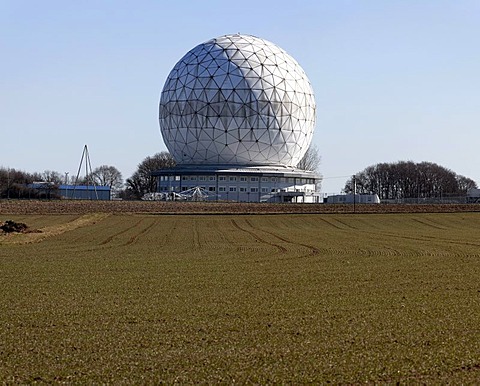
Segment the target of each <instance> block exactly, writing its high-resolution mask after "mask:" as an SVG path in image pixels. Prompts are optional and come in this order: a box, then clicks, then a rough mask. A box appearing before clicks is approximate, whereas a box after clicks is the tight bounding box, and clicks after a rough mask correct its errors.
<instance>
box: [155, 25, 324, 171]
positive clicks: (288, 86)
mask: <svg viewBox="0 0 480 386" xmlns="http://www.w3.org/2000/svg"><path fill="white" fill-rule="evenodd" d="M314 126H315V99H314V95H313V90H312V87H311V85H310V82H309V80H308V78H307V76H306V74H305V72H304V71H303V69H302V68H301V67H300V65H299V64H298V63H297V61H296V60H295V59H293V58H292V57H291V56H290V55H288V54H287V53H286V52H285V51H283V50H282V49H281V48H279V47H278V46H276V45H275V44H273V43H270V42H268V41H266V40H263V39H260V38H257V37H254V36H249V35H238V34H237V35H225V36H222V37H219V38H216V39H212V40H209V41H207V42H205V43H202V44H200V45H198V46H196V47H195V48H193V49H192V50H190V51H189V52H188V53H187V54H186V55H185V56H184V57H183V58H182V59H180V61H179V62H178V63H177V64H176V65H175V67H174V68H173V70H172V71H171V72H170V74H169V76H168V78H167V80H166V82H165V86H164V88H163V91H162V94H161V98H160V130H161V133H162V136H163V140H164V142H165V145H166V146H167V148H168V150H169V151H170V153H171V154H172V155H173V157H174V158H175V160H176V161H177V163H180V164H198V163H201V164H240V165H272V164H275V165H287V166H295V165H296V164H297V163H298V161H299V160H300V159H301V158H302V157H303V155H304V154H305V151H306V150H307V148H308V146H309V145H310V142H311V139H312V135H313V130H314Z"/></svg>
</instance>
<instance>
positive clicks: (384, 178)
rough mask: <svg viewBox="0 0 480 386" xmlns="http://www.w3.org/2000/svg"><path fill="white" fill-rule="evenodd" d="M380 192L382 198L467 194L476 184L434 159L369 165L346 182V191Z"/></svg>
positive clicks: (396, 198) (361, 192) (438, 196)
mask: <svg viewBox="0 0 480 386" xmlns="http://www.w3.org/2000/svg"><path fill="white" fill-rule="evenodd" d="M354 181H355V183H356V192H357V193H358V194H378V196H379V197H380V199H381V200H398V199H406V198H441V197H452V196H464V195H465V194H466V193H467V190H468V189H471V188H476V187H477V184H476V183H475V181H473V180H472V179H470V178H467V177H465V176H461V175H458V174H456V173H454V172H453V171H452V170H450V169H447V168H445V167H443V166H440V165H437V164H435V163H432V162H420V163H415V162H412V161H399V162H395V163H379V164H376V165H372V166H368V167H367V168H365V169H364V170H363V171H361V172H358V173H357V174H355V176H352V178H350V179H349V180H347V182H346V183H345V188H344V192H345V193H352V192H353V190H354Z"/></svg>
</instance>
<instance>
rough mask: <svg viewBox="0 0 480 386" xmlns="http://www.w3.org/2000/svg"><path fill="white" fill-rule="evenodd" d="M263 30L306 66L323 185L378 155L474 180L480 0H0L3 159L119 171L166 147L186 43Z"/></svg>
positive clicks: (28, 165)
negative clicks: (167, 86)
mask: <svg viewBox="0 0 480 386" xmlns="http://www.w3.org/2000/svg"><path fill="white" fill-rule="evenodd" d="M237 32H240V33H245V34H252V35H255V36H259V37H262V38H264V39H267V40H270V41H271V42H273V43H275V44H277V45H279V46H280V47H281V48H283V49H285V50H286V51H287V52H288V53H289V54H291V55H292V56H293V57H294V58H295V59H297V61H298V62H299V63H300V64H301V65H302V67H303V68H304V70H305V71H306V73H307V75H308V77H309V78H310V81H311V82H312V85H313V88H314V91H315V95H316V101H317V107H318V113H317V125H316V130H315V136H314V143H315V144H316V145H317V146H318V148H319V150H320V153H321V155H322V165H321V171H322V173H323V175H324V176H325V180H324V188H323V191H324V192H339V191H340V190H341V188H342V187H343V185H344V183H345V180H346V179H347V177H346V176H349V175H351V174H353V173H355V172H358V171H360V170H363V169H364V168H365V167H367V166H369V165H372V164H375V163H379V162H395V161H399V160H412V161H415V162H421V161H430V162H435V163H438V164H440V165H442V166H445V167H447V168H450V169H452V170H453V171H455V172H456V173H458V174H462V175H465V176H467V177H470V178H472V179H474V180H475V181H477V183H479V184H480V157H479V153H480V152H479V147H480V95H479V93H480V72H479V71H480V43H479V38H480V1H479V0H451V1H442V0H431V1H421V0H416V1H414V0H410V1H409V0H401V1H400V0H399V1H387V0H383V1H373V0H372V1H362V0H356V1H347V0H343V1H342V0H330V1H321V0H316V1H313V0H312V1H301V0H296V1H293V0H292V1H279V0H272V1H260V0H256V1H250V0H244V1H238V2H235V1H209V0H203V1H193V0H191V1H160V0H156V1H153V0H152V1H146V0H136V1H133V0H132V1H120V0H118V1H106V0H104V1H102V0H92V1H88V0H87V1H68V0H61V1H60V0H58V1H53V0H43V1H36V0H35V1H34V0H30V1H27V0H0V52H1V60H0V133H1V138H0V166H4V167H13V168H17V169H21V170H26V171H30V172H33V171H39V172H41V171H43V170H46V169H49V170H57V171H59V172H61V173H64V172H67V171H68V172H69V173H70V174H71V175H72V174H75V173H76V171H77V169H78V165H79V162H80V157H81V154H82V150H83V146H84V145H85V144H87V145H88V147H89V150H90V157H91V161H92V166H93V167H96V166H99V165H102V164H108V165H113V166H116V167H117V168H118V169H119V170H120V171H121V172H122V174H123V176H124V178H127V177H129V176H130V175H131V174H132V173H133V172H134V171H135V169H136V166H137V164H138V163H139V162H140V161H142V159H143V158H145V157H146V156H148V155H153V154H154V153H156V152H158V151H162V150H166V148H165V145H164V144H163V141H162V139H161V135H160V132H159V128H158V101H159V95H160V92H161V89H162V87H163V84H164V82H165V79H166V77H167V76H168V73H169V72H170V70H171V68H172V67H173V66H174V65H175V63H176V62H177V61H178V60H179V59H180V58H181V57H182V56H183V55H184V54H185V53H186V52H187V51H188V50H190V49H191V48H193V47H194V46H196V45H197V44H199V43H201V42H203V41H205V40H208V39H210V38H213V37H216V36H219V35H224V34H228V33H237Z"/></svg>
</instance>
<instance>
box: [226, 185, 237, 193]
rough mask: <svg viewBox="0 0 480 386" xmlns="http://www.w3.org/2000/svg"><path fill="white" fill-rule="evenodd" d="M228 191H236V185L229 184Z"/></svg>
mask: <svg viewBox="0 0 480 386" xmlns="http://www.w3.org/2000/svg"><path fill="white" fill-rule="evenodd" d="M228 191H229V192H236V191H237V187H236V186H230V188H229V189H228Z"/></svg>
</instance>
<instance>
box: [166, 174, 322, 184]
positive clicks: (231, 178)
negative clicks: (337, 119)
mask: <svg viewBox="0 0 480 386" xmlns="http://www.w3.org/2000/svg"><path fill="white" fill-rule="evenodd" d="M181 179H182V181H197V180H198V181H211V182H213V181H216V176H181ZM160 181H180V176H160ZM218 181H222V182H225V181H229V182H236V181H240V182H248V181H250V182H258V181H261V182H279V183H290V184H293V183H295V178H293V177H261V178H260V177H246V176H242V177H237V176H218ZM297 183H299V184H314V183H315V180H314V179H313V178H297Z"/></svg>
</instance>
